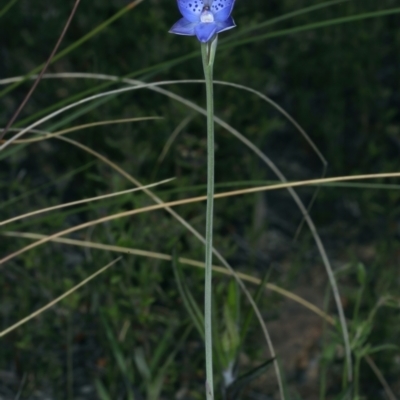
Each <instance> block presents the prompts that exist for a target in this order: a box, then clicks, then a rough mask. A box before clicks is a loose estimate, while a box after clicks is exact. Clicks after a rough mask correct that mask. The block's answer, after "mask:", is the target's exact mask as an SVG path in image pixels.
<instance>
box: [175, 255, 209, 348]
mask: <svg viewBox="0 0 400 400" xmlns="http://www.w3.org/2000/svg"><path fill="white" fill-rule="evenodd" d="M171 260H172V270H173V272H174V275H175V281H176V284H177V287H178V291H179V294H180V296H181V299H182V301H183V304H184V306H185V308H186V311H187V313H188V314H189V316H190V318H191V320H192V322H193V325H194V326H195V327H196V329H197V331H198V333H199V334H200V336H201V338H202V339H203V340H204V339H205V337H204V317H203V314H202V312H201V311H200V308H199V306H198V304H197V302H196V301H195V300H194V298H193V296H192V294H191V292H190V290H188V288H187V286H186V282H185V279H184V277H183V274H182V273H181V271H180V268H179V266H178V262H177V261H178V258H177V256H176V254H174V255H173V256H172V257H171Z"/></svg>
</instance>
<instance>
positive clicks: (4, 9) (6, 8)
mask: <svg viewBox="0 0 400 400" xmlns="http://www.w3.org/2000/svg"><path fill="white" fill-rule="evenodd" d="M17 1H18V0H10V1H9V2H8V3H7V4H6V5H5V6H4V7H3V8H2V9H1V10H0V18H1V17H3V16H4V15H5V14H6V13H7V12H8V11H9V10H10V8H11V7H12V6H13V5H14V4H15V3H16V2H17Z"/></svg>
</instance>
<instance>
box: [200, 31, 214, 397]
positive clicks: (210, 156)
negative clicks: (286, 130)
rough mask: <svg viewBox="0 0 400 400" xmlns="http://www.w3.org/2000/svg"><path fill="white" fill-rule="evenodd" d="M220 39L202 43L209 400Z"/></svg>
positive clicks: (211, 386)
mask: <svg viewBox="0 0 400 400" xmlns="http://www.w3.org/2000/svg"><path fill="white" fill-rule="evenodd" d="M216 41H217V38H215V39H213V40H212V41H211V42H209V43H202V45H201V53H202V59H203V69H204V77H205V80H206V92H207V211H206V254H205V282H204V329H205V332H204V333H205V342H206V394H207V400H213V399H214V383H213V354H212V250H213V240H212V234H213V209H214V95H213V64H214V56H215V49H216V43H217V42H216Z"/></svg>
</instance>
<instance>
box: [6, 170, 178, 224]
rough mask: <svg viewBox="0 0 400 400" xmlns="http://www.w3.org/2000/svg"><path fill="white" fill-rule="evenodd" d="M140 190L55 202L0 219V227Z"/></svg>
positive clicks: (151, 185)
mask: <svg viewBox="0 0 400 400" xmlns="http://www.w3.org/2000/svg"><path fill="white" fill-rule="evenodd" d="M174 179H175V178H169V179H165V180H163V181H160V182H155V183H152V184H150V185H146V186H145V187H146V189H149V188H152V187H156V186H159V185H163V184H165V183H168V182H171V181H173V180H174ZM141 190H143V188H138V187H136V188H133V189H127V190H122V191H120V192H114V193H109V194H103V195H100V196H95V197H90V198H88V199H82V200H76V201H72V202H70V203H63V204H57V205H55V206H52V207H46V208H42V209H40V210H35V211H31V212H29V213H26V214H21V215H17V216H16V217H13V218H10V219H7V220H5V221H0V227H1V226H4V225H7V224H9V223H11V222H15V221H19V220H21V219H25V218H30V217H33V216H34V215H38V214H43V213H47V212H50V211H54V210H59V209H61V208H66V207H72V206H76V205H78V204H85V203H89V202H92V201H100V200H104V199H109V198H111V197H116V196H122V195H124V194H127V193H133V192H137V191H141Z"/></svg>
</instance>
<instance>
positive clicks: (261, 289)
mask: <svg viewBox="0 0 400 400" xmlns="http://www.w3.org/2000/svg"><path fill="white" fill-rule="evenodd" d="M271 271H272V270H271V269H270V270H269V271H268V272H267V273H266V274H264V278H263V279H262V280H261V281H260V284H259V285H258V288H257V291H256V293H255V295H254V301H255V302H256V304H257V305H258V303H259V302H260V300H261V296H262V294H263V293H264V289H265V287H268V286H267V282H268V279H269V277H270V275H271ZM253 318H254V313H253V310H248V312H247V315H246V318H245V320H244V323H243V327H242V332H241V334H240V343H244V341H245V339H246V336H247V333H248V331H249V328H250V325H251V322H252V320H253Z"/></svg>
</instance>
